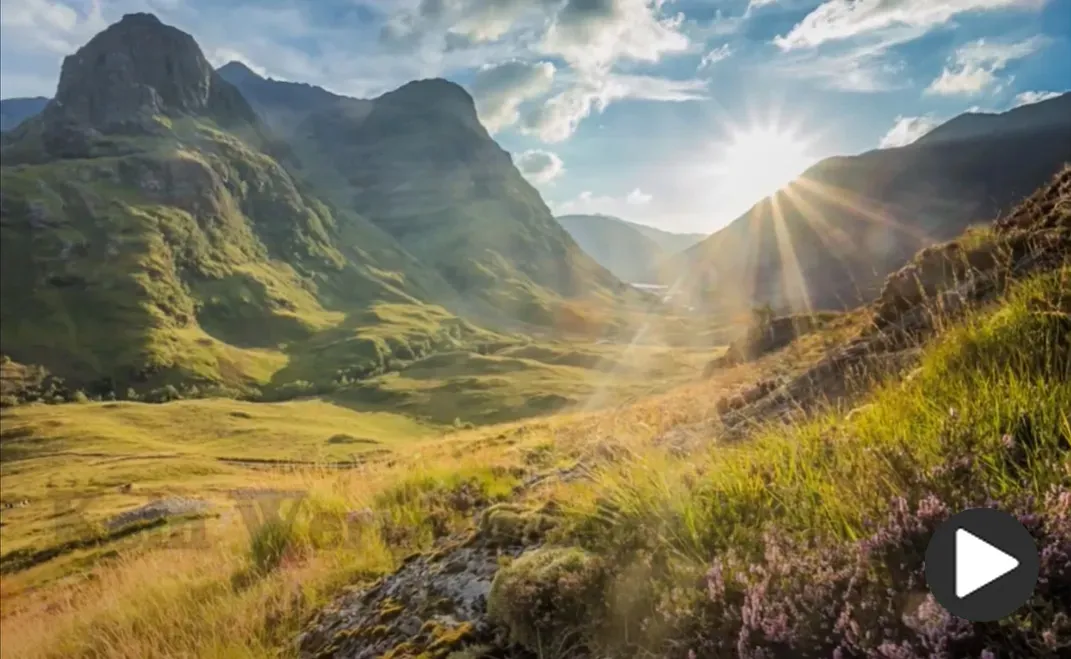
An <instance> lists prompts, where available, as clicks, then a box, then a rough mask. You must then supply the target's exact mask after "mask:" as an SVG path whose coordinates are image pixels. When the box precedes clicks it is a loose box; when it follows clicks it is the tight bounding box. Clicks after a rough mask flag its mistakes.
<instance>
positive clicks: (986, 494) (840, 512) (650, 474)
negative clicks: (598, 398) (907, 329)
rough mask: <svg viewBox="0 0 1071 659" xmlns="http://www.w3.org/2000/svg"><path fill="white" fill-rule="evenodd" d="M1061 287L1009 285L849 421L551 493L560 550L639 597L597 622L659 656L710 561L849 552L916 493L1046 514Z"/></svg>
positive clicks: (1063, 314)
mask: <svg viewBox="0 0 1071 659" xmlns="http://www.w3.org/2000/svg"><path fill="white" fill-rule="evenodd" d="M1069 286H1071V268H1064V269H1063V270H1061V271H1058V272H1056V273H1052V274H1049V275H1046V276H1043V277H1039V278H1036V279H1033V280H1031V281H1028V282H1025V283H1023V284H1021V285H1019V286H1018V287H1017V288H1016V289H1015V290H1014V291H1013V292H1012V294H1011V295H1010V296H1009V297H1008V299H1007V300H1005V301H1003V303H1001V304H999V305H997V306H996V307H994V308H991V309H988V310H982V311H980V312H978V313H976V314H974V315H972V316H971V317H970V318H968V319H967V320H966V321H965V322H963V323H961V324H959V325H958V326H956V327H954V328H952V329H950V330H948V331H947V332H945V333H944V334H943V335H942V336H940V337H939V338H938V339H937V340H936V341H935V342H933V343H932V344H931V345H928V346H926V349H925V351H924V356H923V358H922V364H921V368H920V370H919V371H918V372H917V374H916V376H915V377H913V378H911V379H910V381H905V382H899V381H896V382H886V383H884V384H881V385H879V386H878V387H877V388H876V389H875V390H874V391H873V393H872V394H871V395H870V397H869V400H868V401H867V404H866V405H865V406H864V407H861V408H860V409H859V410H858V411H857V412H856V413H854V414H852V415H850V417H847V418H846V417H845V415H844V414H843V412H842V411H841V410H837V409H828V410H826V411H825V412H823V413H821V414H819V415H817V416H816V417H815V418H813V419H812V420H810V421H808V422H805V423H801V424H798V425H794V426H783V425H777V426H773V427H769V428H767V429H766V430H764V431H761V432H760V433H759V434H758V435H757V436H756V437H755V438H754V439H753V440H752V441H749V442H746V443H743V444H738V445H730V446H715V447H714V448H713V450H712V451H710V453H709V455H706V456H703V457H700V458H696V457H689V458H687V459H678V458H673V457H670V456H667V455H666V454H665V453H663V452H659V451H654V450H648V451H645V452H635V453H632V454H631V456H630V459H628V460H625V461H623V462H620V463H617V464H614V465H611V466H610V467H608V468H605V469H604V470H602V471H601V472H600V473H599V474H598V477H597V478H596V480H595V482H594V483H579V484H574V485H571V486H567V487H566V488H564V489H562V490H561V491H560V492H558V494H557V496H558V497H560V498H561V499H562V500H563V501H565V502H567V503H566V504H565V505H566V508H567V510H568V511H569V512H570V513H571V515H570V517H571V523H570V525H569V526H567V527H566V530H565V531H564V532H563V533H562V535H561V536H560V537H559V538H558V541H559V542H562V543H577V544H579V545H581V546H583V547H585V548H586V549H588V550H589V551H592V552H595V553H597V554H599V555H603V556H612V557H613V564H615V565H618V566H622V569H621V570H620V572H619V575H618V577H617V582H616V584H615V585H614V586H612V588H617V589H620V588H623V587H627V588H628V589H630V590H632V591H634V597H633V599H632V601H631V602H630V604H629V605H628V607H626V608H625V609H622V610H618V611H611V612H609V613H608V614H607V618H608V619H611V620H615V621H616V624H617V625H620V624H628V622H629V621H631V624H632V626H633V630H632V632H633V636H634V637H635V635H636V634H637V633H641V634H645V635H647V637H648V638H647V639H646V641H645V642H647V643H650V644H653V646H656V647H661V646H659V644H660V643H669V642H670V640H669V637H668V636H667V635H668V634H670V631H672V633H673V634H676V635H677V636H676V641H677V642H681V643H685V642H686V641H687V634H686V633H684V632H683V631H682V627H687V621H688V620H689V619H690V618H694V617H696V616H699V615H700V614H699V613H697V610H698V609H702V608H703V607H704V606H705V604H704V601H705V598H706V596H705V594H704V591H702V590H697V589H695V588H694V584H695V583H696V581H697V580H703V579H704V578H705V575H706V574H707V572H708V571H709V569H710V566H711V564H712V563H714V562H715V561H716V560H718V559H719V558H720V557H723V556H726V555H731V556H732V557H733V560H734V561H735V563H734V564H739V565H743V566H747V565H748V564H751V565H754V566H760V565H763V564H764V563H765V561H767V560H768V553H769V551H770V549H771V546H774V545H776V544H778V543H784V544H785V545H786V546H791V547H794V548H795V549H794V551H798V552H802V553H803V554H804V555H812V556H816V557H821V556H822V554H823V553H824V552H832V553H839V552H845V551H847V552H854V551H855V550H854V549H851V548H850V547H849V545H850V544H851V543H855V542H859V541H861V540H862V539H864V538H868V537H870V536H871V535H872V534H873V533H875V529H876V528H877V526H876V525H877V522H878V521H879V520H884V519H885V518H886V516H887V515H888V514H889V511H890V509H891V508H895V506H894V505H893V504H894V503H895V502H897V501H906V502H909V504H908V505H912V506H913V505H914V503H910V502H917V501H921V500H924V499H926V497H934V500H940V501H947V502H957V503H958V504H959V505H998V506H1001V507H1004V508H1006V509H1013V508H1014V509H1023V508H1022V506H1026V508H1027V509H1029V508H1030V506H1033V507H1034V508H1035V509H1036V512H1037V513H1038V514H1041V512H1042V511H1041V509H1042V508H1043V505H1042V504H1041V502H1042V501H1045V500H1046V497H1049V499H1050V500H1051V497H1052V495H1053V493H1054V492H1056V491H1060V490H1061V489H1064V490H1066V489H1067V488H1068V487H1069V485H1071V466H1069V465H1071V452H1069V449H1071V416H1069V415H1071V377H1069V376H1071V315H1069V313H1071V304H1069V297H1068V290H1069ZM1009 452H1011V453H1014V454H1015V455H1014V457H1012V456H1011V455H1010V453H1009ZM1024 502H1025V503H1024ZM1031 502H1033V503H1031ZM897 505H899V504H897ZM1017 506H1018V507H1019V508H1016V507H1017ZM772 538H776V539H777V541H776V542H773V541H772ZM1068 540H1069V541H1071V538H1069V539H1068ZM807 548H809V549H807ZM634 566H642V569H640V571H639V573H638V574H641V575H642V580H643V583H642V584H637V583H636V580H637V576H636V575H637V572H636V569H635V567H634ZM816 569H817V568H816ZM611 599H612V598H610V596H609V594H608V596H607V601H610V600H611ZM637 599H638V600H640V601H639V602H637V601H636V600H637ZM740 606H742V604H741V605H740ZM695 607H698V609H697V608H695ZM670 611H672V612H673V613H669V612H670ZM611 629H614V631H613V632H612V633H610V634H606V633H605V630H603V633H602V635H601V637H600V635H599V634H596V633H595V632H592V635H593V636H594V637H593V638H590V639H589V641H590V642H591V643H593V644H594V645H595V646H596V647H599V646H600V644H601V645H602V646H605V645H606V644H609V646H611V647H612V646H613V645H614V643H618V642H620V638H621V633H620V630H619V629H617V628H616V627H614V626H611ZM657 629H661V631H660V632H659V631H656V630H657ZM638 630H642V632H639V631H638ZM693 632H694V630H693ZM775 645H776V644H775ZM605 649H606V648H605V647H603V650H605ZM663 649H664V648H663ZM634 650H635V648H633V651H634ZM712 656H721V655H719V654H718V653H714V655H712ZM733 656H736V655H733ZM748 656H750V655H748ZM755 656H760V655H759V654H756V655H755ZM797 656H802V655H797ZM818 656H820V654H819V655H818ZM827 656H828V655H827ZM905 656H907V655H905Z"/></svg>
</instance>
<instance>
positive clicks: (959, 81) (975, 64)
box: [926, 36, 1045, 96]
mask: <svg viewBox="0 0 1071 659" xmlns="http://www.w3.org/2000/svg"><path fill="white" fill-rule="evenodd" d="M1044 45H1045V39H1044V38H1042V37H1040V36H1035V37H1032V38H1030V39H1027V40H1025V41H1020V42H1018V43H991V42H988V41H986V40H985V39H979V40H978V41H973V42H971V43H969V44H966V45H965V46H962V47H960V48H959V49H957V50H956V52H955V53H954V54H953V55H952V57H951V58H949V63H948V65H947V66H945V68H944V71H942V72H941V75H940V76H938V77H937V79H936V80H934V81H933V82H932V83H930V86H929V87H928V88H927V89H926V92H927V93H929V94H941V95H945V96H949V95H956V94H977V93H979V92H982V91H985V90H986V89H989V88H991V87H994V86H997V85H998V84H999V82H1000V80H999V78H998V76H997V74H998V73H999V72H1000V71H1002V70H1003V69H1004V67H1006V66H1007V65H1008V63H1009V62H1011V61H1013V60H1017V59H1022V58H1023V57H1026V56H1027V55H1031V54H1033V53H1035V52H1037V51H1038V50H1039V49H1040V48H1041V47H1042V46H1044Z"/></svg>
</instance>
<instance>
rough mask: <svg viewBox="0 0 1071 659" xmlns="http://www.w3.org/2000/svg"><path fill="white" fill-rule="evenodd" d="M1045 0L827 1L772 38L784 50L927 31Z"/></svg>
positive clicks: (1036, 4) (1029, 5)
mask: <svg viewBox="0 0 1071 659" xmlns="http://www.w3.org/2000/svg"><path fill="white" fill-rule="evenodd" d="M1045 2H1046V0H827V1H826V2H823V3H822V4H821V5H819V6H818V7H817V8H816V9H815V10H814V11H812V12H811V13H810V14H808V15H807V16H806V17H805V18H804V19H803V20H802V21H800V22H799V23H798V24H797V25H796V26H795V27H793V28H792V29H791V30H790V31H789V32H788V34H786V35H784V36H779V37H777V38H775V39H774V43H776V44H777V45H778V46H780V47H781V48H782V49H783V50H791V49H793V48H807V47H814V46H818V45H820V44H823V43H825V42H827V41H838V40H843V39H851V38H853V37H857V36H860V35H865V34H871V33H876V32H881V31H884V30H888V29H895V28H902V27H912V28H919V29H921V31H922V32H927V31H929V30H931V29H933V28H935V27H938V26H941V25H944V24H946V23H948V22H949V21H950V20H952V18H953V17H955V16H957V15H959V14H964V13H968V12H982V11H993V10H1001V9H1038V8H1040V7H1041V6H1043V5H1044V4H1045Z"/></svg>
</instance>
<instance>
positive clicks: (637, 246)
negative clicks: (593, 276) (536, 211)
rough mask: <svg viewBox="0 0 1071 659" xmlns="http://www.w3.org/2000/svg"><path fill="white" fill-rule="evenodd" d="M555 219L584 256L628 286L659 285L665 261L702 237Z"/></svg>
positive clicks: (603, 220)
mask: <svg viewBox="0 0 1071 659" xmlns="http://www.w3.org/2000/svg"><path fill="white" fill-rule="evenodd" d="M556 219H557V220H558V223H559V224H561V225H562V226H563V227H565V229H566V231H568V232H569V234H570V235H572V237H573V239H574V240H576V242H577V243H578V244H579V245H580V247H581V248H582V249H583V250H584V251H585V252H587V253H588V254H590V255H591V256H592V257H593V258H594V259H595V260H596V261H598V262H599V263H600V264H602V265H603V266H605V267H606V268H607V269H609V270H610V272H612V273H614V274H615V275H617V276H618V277H619V278H621V279H622V280H624V281H628V282H631V283H640V284H642V283H657V282H660V281H662V279H663V277H662V274H661V268H662V264H663V262H664V261H665V259H666V258H668V257H670V256H671V255H672V254H673V253H674V252H677V251H680V250H682V249H685V248H686V247H688V246H690V245H692V244H695V243H697V242H699V240H701V239H702V238H704V237H705V236H704V235H702V234H675V233H670V232H668V231H662V230H661V229H656V228H654V227H649V226H646V225H643V224H637V223H635V222H629V221H628V220H623V219H621V218H618V217H614V216H612V215H600V214H591V215H583V214H580V215H561V216H558V217H557V218H556Z"/></svg>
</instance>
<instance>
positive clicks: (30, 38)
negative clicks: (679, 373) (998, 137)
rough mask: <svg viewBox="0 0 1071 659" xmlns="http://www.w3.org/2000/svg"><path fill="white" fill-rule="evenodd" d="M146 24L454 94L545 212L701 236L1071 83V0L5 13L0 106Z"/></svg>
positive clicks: (257, 65)
mask: <svg viewBox="0 0 1071 659" xmlns="http://www.w3.org/2000/svg"><path fill="white" fill-rule="evenodd" d="M131 11H151V12H154V13H155V14H156V15H157V16H159V17H160V18H161V20H163V21H164V22H167V23H170V24H172V25H175V26H177V27H179V28H181V29H183V30H186V31H187V32H190V33H191V34H193V35H194V36H195V37H196V38H197V40H198V41H199V42H200V44H201V46H202V48H203V49H204V51H205V54H206V55H207V56H208V57H209V59H210V60H211V61H212V62H213V63H214V64H217V65H219V64H223V63H225V62H227V61H229V60H232V59H238V60H242V61H244V62H245V63H247V64H248V65H249V66H250V67H252V68H253V69H254V70H256V71H258V72H261V73H262V74H265V75H269V76H272V77H276V78H281V79H288V80H297V81H302V82H310V83H313V84H318V85H322V86H324V87H327V88H329V89H331V90H333V91H336V92H339V93H344V94H349V95H354V96H362V97H367V96H374V95H377V94H380V93H382V92H384V91H387V90H389V89H392V88H394V87H397V86H399V85H401V84H403V83H405V82H406V81H408V80H412V79H416V78H424V77H432V76H441V77H446V78H449V79H451V80H454V81H456V82H458V83H460V84H463V85H465V86H466V87H467V88H468V89H469V90H470V92H472V94H473V96H474V97H475V98H476V100H477V105H478V108H479V110H480V114H481V118H482V119H483V121H484V123H485V124H486V125H487V126H488V127H489V128H490V129H492V132H493V134H494V136H495V138H496V139H497V140H498V141H499V142H500V143H501V144H502V145H503V146H504V147H505V148H506V149H508V150H509V151H510V152H512V153H513V154H514V158H515V160H516V161H517V163H518V165H519V166H520V167H521V169H522V171H524V172H525V174H526V176H528V177H529V179H530V180H532V181H533V183H535V184H536V185H537V186H538V187H539V189H540V190H541V192H542V193H543V196H544V198H545V199H546V200H547V202H548V203H549V204H550V206H551V207H552V209H554V210H555V211H556V212H559V213H566V212H584V213H586V212H602V213H609V214H614V215H618V216H621V217H624V218H626V219H631V220H634V221H638V222H643V223H646V224H650V225H653V226H659V227H662V228H665V229H668V230H678V231H698V232H710V231H714V230H716V229H717V228H719V227H720V226H723V225H724V224H725V223H727V222H728V221H731V220H732V219H733V218H734V217H736V216H737V215H739V214H740V213H741V212H743V211H745V210H746V209H747V208H748V207H749V206H750V204H751V203H753V202H754V201H756V200H757V198H758V197H760V196H761V195H762V194H764V193H765V192H768V191H770V190H769V188H770V187H771V186H776V185H777V184H779V183H780V182H782V181H783V180H784V179H785V178H787V177H790V176H792V175H793V174H795V173H798V171H797V170H799V169H801V168H802V167H804V166H806V164H807V163H809V162H813V161H814V160H816V159H819V158H822V157H826V156H829V155H835V154H848V153H858V152H862V151H866V150H869V149H872V148H877V147H879V146H895V145H899V144H905V143H908V142H910V141H911V140H912V139H914V138H916V137H917V136H918V135H920V134H922V133H923V132H924V131H925V130H926V129H928V128H930V127H932V126H934V125H935V124H936V123H940V122H941V121H944V120H947V119H949V118H951V117H952V116H955V115H956V114H959V113H961V112H964V111H967V110H969V109H975V110H983V111H1003V110H1006V109H1008V108H1011V107H1013V106H1015V105H1018V104H1022V103H1025V102H1030V101H1033V100H1038V99H1041V98H1044V97H1045V96H1046V95H1048V94H1052V93H1055V92H1062V91H1066V90H1067V89H1068V88H1071V0H676V1H671V0H315V1H313V0H308V1H305V2H302V1H300V0H256V1H254V0H233V1H228V0H99V1H93V0H4V2H3V4H2V5H0V95H2V96H3V97H4V98H9V97H12V96H29V95H50V94H51V93H53V91H54V90H55V84H56V80H57V78H58V73H59V66H60V63H61V61H62V57H63V55H65V54H68V53H71V52H73V51H74V50H76V49H77V48H78V47H79V46H80V45H82V44H83V43H85V41H87V40H88V39H89V38H90V37H91V36H92V35H93V34H94V33H96V32H97V31H99V30H100V29H102V28H103V27H104V26H106V25H107V24H108V23H110V22H113V21H115V20H117V19H118V18H119V17H120V16H121V15H122V14H124V13H127V12H131Z"/></svg>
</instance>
